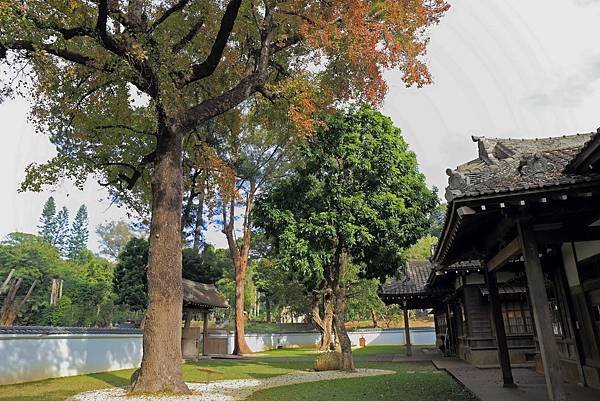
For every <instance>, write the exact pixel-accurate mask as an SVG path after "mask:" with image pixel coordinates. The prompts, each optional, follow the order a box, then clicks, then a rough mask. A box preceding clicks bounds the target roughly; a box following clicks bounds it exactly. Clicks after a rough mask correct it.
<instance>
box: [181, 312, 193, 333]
mask: <svg viewBox="0 0 600 401" xmlns="http://www.w3.org/2000/svg"><path fill="white" fill-rule="evenodd" d="M191 323H192V312H190V311H186V312H185V323H184V324H183V328H184V329H189V328H190V325H191Z"/></svg>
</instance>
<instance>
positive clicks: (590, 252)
mask: <svg viewBox="0 0 600 401" xmlns="http://www.w3.org/2000/svg"><path fill="white" fill-rule="evenodd" d="M473 141H474V142H475V143H476V144H477V149H478V156H477V158H475V159H474V160H472V161H469V162H467V163H465V164H462V165H460V166H458V167H457V168H456V169H454V170H450V169H449V170H447V174H448V177H449V179H448V187H447V189H446V199H447V200H448V210H447V214H446V219H445V222H444V228H443V232H442V236H441V238H440V241H439V243H438V245H437V247H436V249H435V253H434V255H433V256H432V258H431V266H430V268H431V274H430V275H429V277H428V280H427V284H426V286H425V289H426V290H434V289H437V290H440V289H446V290H447V291H449V293H448V295H446V296H444V298H443V299H442V301H441V302H440V301H439V298H438V296H437V295H436V296H432V297H431V302H429V303H425V304H427V305H428V306H429V307H431V308H433V313H434V314H435V321H436V330H437V332H438V335H439V333H440V332H442V333H443V336H445V337H446V338H450V341H449V348H450V351H451V352H453V353H454V354H456V355H457V356H459V357H460V358H462V359H464V360H466V361H469V362H471V363H475V364H482V365H489V364H498V363H499V365H500V367H501V370H502V378H503V383H504V385H505V386H514V381H513V377H512V370H511V364H515V363H533V364H534V365H535V367H536V369H537V370H538V371H540V372H543V373H544V375H545V378H546V385H547V389H548V396H549V399H550V400H552V401H554V400H565V399H566V395H565V391H564V388H563V382H564V381H567V382H574V383H579V384H580V385H583V386H589V387H593V388H598V389H600V130H599V132H597V133H589V134H578V135H569V136H562V137H555V138H538V139H503V138H485V137H473ZM382 297H383V298H384V299H385V297H384V294H382ZM421 297H422V299H427V297H425V294H421ZM494 354H495V355H494ZM599 396H600V394H599Z"/></svg>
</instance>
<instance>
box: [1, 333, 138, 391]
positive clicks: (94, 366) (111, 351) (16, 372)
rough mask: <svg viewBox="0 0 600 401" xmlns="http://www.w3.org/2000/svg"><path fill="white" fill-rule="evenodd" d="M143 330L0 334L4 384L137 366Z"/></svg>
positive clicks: (2, 379) (2, 382) (2, 380)
mask: <svg viewBox="0 0 600 401" xmlns="http://www.w3.org/2000/svg"><path fill="white" fill-rule="evenodd" d="M141 360H142V335H141V334H127V335H123V334H53V335H44V334H41V335H22V334H4V335H2V336H0V385H2V384H11V383H22V382H27V381H34V380H42V379H47V378H50V377H62V376H73V375H79V374H85V373H94V372H106V371H110V370H118V369H127V368H134V367H138V366H139V365H140V362H141Z"/></svg>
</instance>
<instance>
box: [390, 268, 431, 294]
mask: <svg viewBox="0 0 600 401" xmlns="http://www.w3.org/2000/svg"><path fill="white" fill-rule="evenodd" d="M432 269H433V265H432V264H431V262H430V261H428V260H409V261H408V262H407V263H406V270H405V276H404V277H401V278H393V279H390V280H388V281H387V282H386V283H385V284H383V285H382V286H381V290H380V291H379V292H380V294H393V295H408V294H418V293H422V292H426V291H427V290H426V288H425V286H426V285H427V279H428V278H429V274H430V273H431V271H432Z"/></svg>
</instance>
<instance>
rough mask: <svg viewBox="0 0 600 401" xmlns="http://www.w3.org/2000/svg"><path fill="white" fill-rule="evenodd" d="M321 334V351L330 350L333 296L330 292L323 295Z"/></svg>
mask: <svg viewBox="0 0 600 401" xmlns="http://www.w3.org/2000/svg"><path fill="white" fill-rule="evenodd" d="M323 310H324V313H323V333H322V336H321V346H320V347H319V349H320V350H321V351H329V350H330V349H331V335H332V334H333V295H332V293H331V291H327V292H325V294H323Z"/></svg>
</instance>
